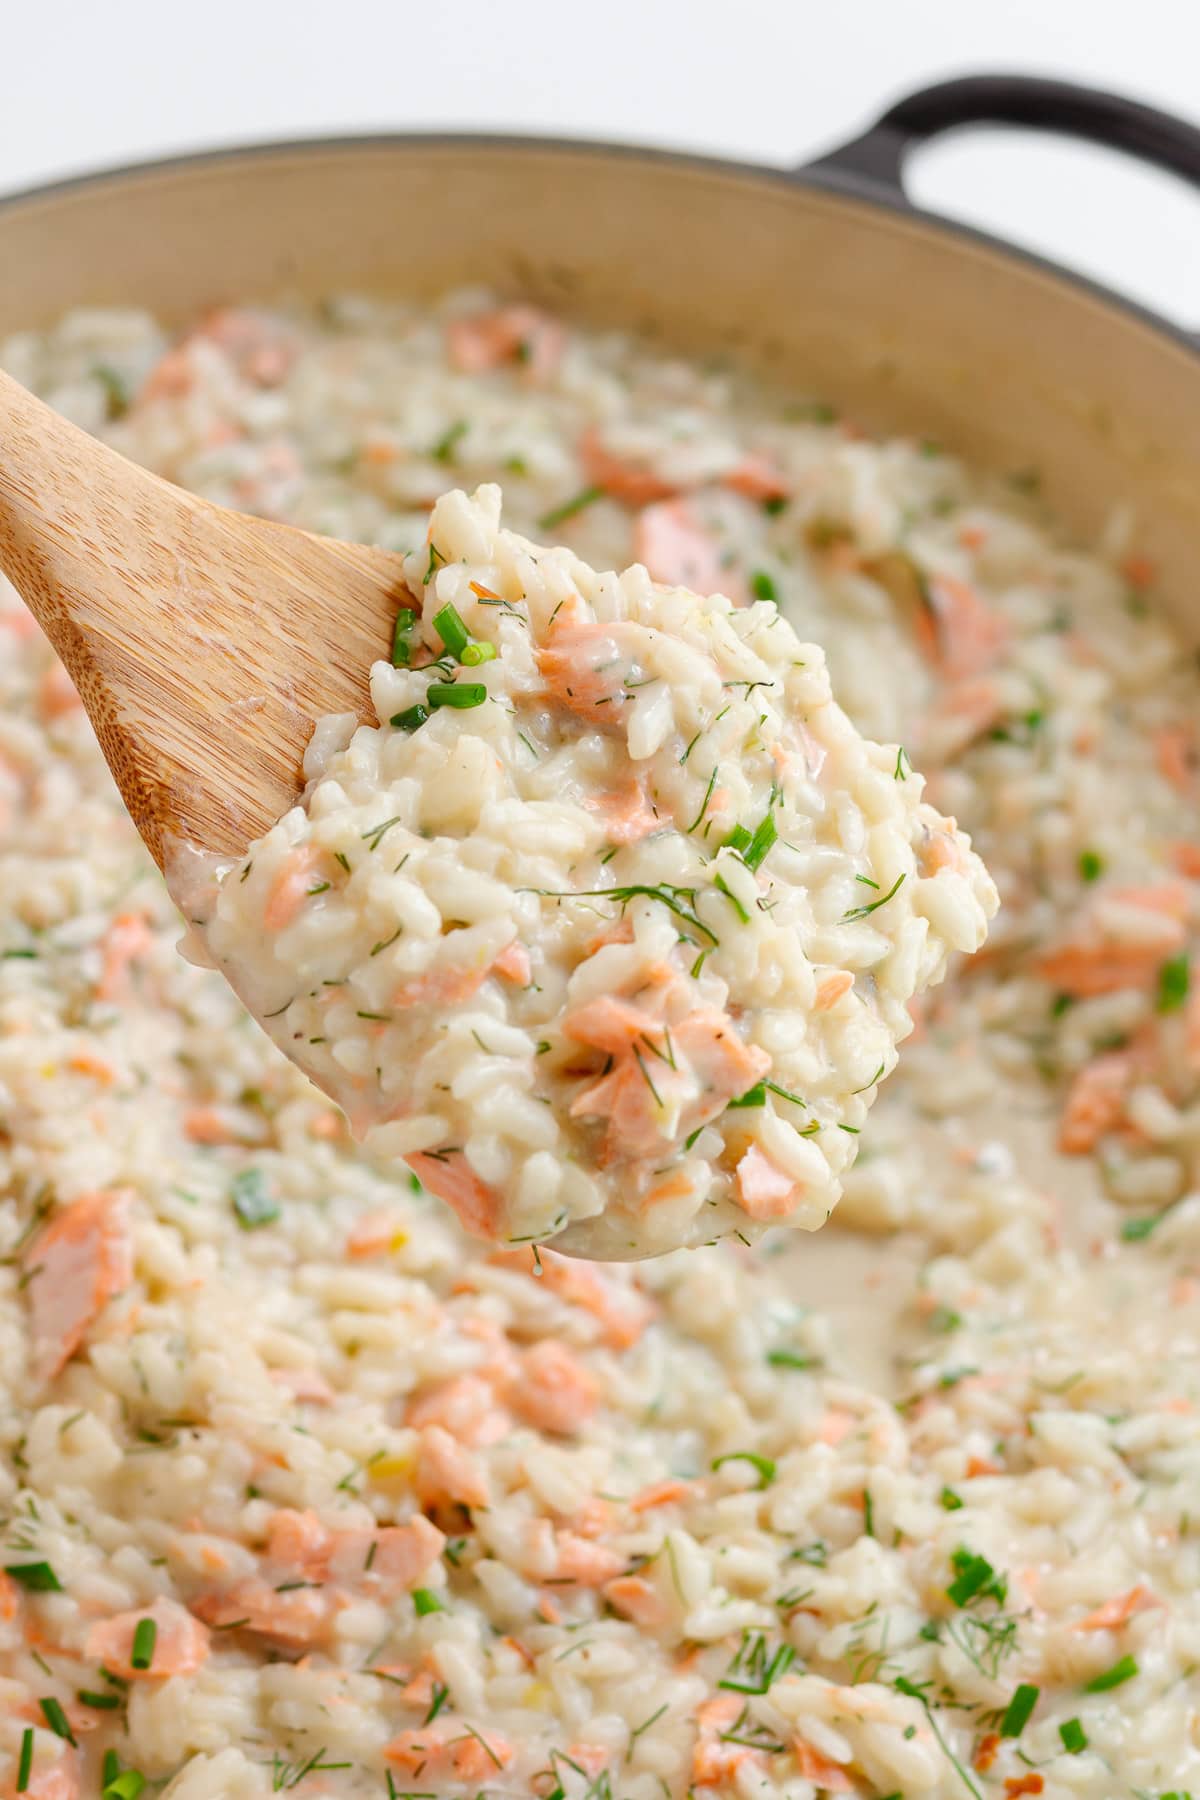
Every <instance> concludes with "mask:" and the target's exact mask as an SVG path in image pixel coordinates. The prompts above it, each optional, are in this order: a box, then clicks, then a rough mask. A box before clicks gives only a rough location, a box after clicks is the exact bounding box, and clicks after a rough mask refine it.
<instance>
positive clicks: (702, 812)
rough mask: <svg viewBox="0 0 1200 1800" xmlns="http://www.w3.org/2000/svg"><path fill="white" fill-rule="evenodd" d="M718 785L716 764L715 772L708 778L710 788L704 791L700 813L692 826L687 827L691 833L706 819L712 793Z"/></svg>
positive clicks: (714, 766)
mask: <svg viewBox="0 0 1200 1800" xmlns="http://www.w3.org/2000/svg"><path fill="white" fill-rule="evenodd" d="M716 785H717V766H716V764H715V763H714V765H713V772H712V774H711V775H710V776H709V778H708V786H707V787H706V788H705V790H704V798H703V800H702V801H701V802H700V811H699V812H698V813H697V814H696V816H695V818H694V819H693V820H692V822H691V824H690V825H689V826H688V827H687V829H688V830H689V831H695V829H696V827H697V825H699V823H700V821H701V819H702V818H703V817H704V815H705V813H706V812H707V811H708V803H709V801H710V800H711V799H712V791H713V789H714V788H715V787H716Z"/></svg>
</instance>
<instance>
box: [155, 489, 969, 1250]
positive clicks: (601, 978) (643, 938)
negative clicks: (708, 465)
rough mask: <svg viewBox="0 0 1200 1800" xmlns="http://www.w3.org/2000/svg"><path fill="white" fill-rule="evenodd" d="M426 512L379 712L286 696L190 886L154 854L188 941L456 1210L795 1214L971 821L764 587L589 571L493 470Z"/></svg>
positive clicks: (655, 1233)
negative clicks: (268, 766)
mask: <svg viewBox="0 0 1200 1800" xmlns="http://www.w3.org/2000/svg"><path fill="white" fill-rule="evenodd" d="M424 536H425V541H423V543H422V546H421V548H420V549H419V550H416V551H414V552H413V553H412V554H411V556H410V557H409V559H408V562H407V564H406V574H407V581H408V590H409V594H410V597H411V599H412V601H413V604H412V605H410V606H402V607H401V608H400V610H399V615H398V618H397V623H396V629H395V633H394V644H393V651H392V659H391V662H390V663H388V662H382V661H381V662H379V663H377V664H376V665H375V667H374V669H373V671H372V680H371V692H372V700H373V704H374V708H375V712H376V714H377V716H378V720H379V723H378V725H376V726H364V727H362V728H361V729H359V728H357V727H358V721H357V719H356V718H355V716H354V714H353V713H348V714H343V715H339V716H336V717H330V718H326V719H324V720H322V721H321V722H320V723H319V725H318V726H317V729H316V733H315V735H314V739H313V742H312V744H311V745H310V748H309V754H308V759H307V769H308V772H309V774H310V776H311V781H310V784H309V788H308V792H307V794H306V797H305V801H304V804H303V805H298V806H296V807H294V808H293V809H292V810H291V811H290V812H289V813H288V814H287V815H286V817H285V818H284V819H282V820H281V821H280V823H279V824H278V825H277V826H276V827H275V829H274V830H273V831H271V832H270V833H269V834H268V835H267V836H266V837H264V838H262V839H260V840H259V841H258V842H256V843H254V844H251V845H250V846H249V848H248V850H247V851H246V853H245V855H244V856H241V857H239V858H237V859H225V861H224V864H223V867H222V865H221V863H220V860H219V859H214V860H216V861H217V870H216V875H217V879H218V881H219V887H217V889H216V891H215V892H213V891H212V889H211V884H210V890H209V892H207V893H205V892H203V891H201V892H200V893H198V894H197V893H195V890H196V889H197V887H201V888H202V887H203V884H202V883H198V882H197V879H196V873H197V872H196V869H195V865H194V858H192V859H186V858H185V860H184V868H185V869H186V870H187V871H188V879H187V882H186V885H187V887H188V888H189V889H191V890H193V891H192V893H191V895H190V896H189V897H188V899H187V901H186V910H187V913H188V915H189V917H190V918H191V919H192V920H193V923H195V924H198V925H200V926H201V928H202V936H203V942H204V943H205V945H206V946H207V948H208V951H209V953H210V954H211V957H212V959H213V960H214V961H215V963H216V966H217V967H218V968H220V969H221V970H222V972H223V973H224V974H226V975H227V976H228V977H229V979H230V980H231V981H232V983H233V985H234V987H235V989H236V990H237V992H238V993H239V994H240V995H241V996H242V998H243V1000H245V1001H246V1002H247V1004H248V1005H249V1006H250V1009H251V1011H252V1012H253V1013H254V1014H255V1016H256V1017H257V1018H258V1019H259V1020H261V1021H263V1022H264V1023H265V1025H266V1028H267V1029H268V1030H269V1032H270V1033H271V1036H272V1037H273V1038H274V1039H275V1042H276V1043H277V1044H278V1045H279V1047H280V1049H282V1050H285V1051H287V1052H288V1053H289V1054H290V1055H291V1056H292V1057H293V1059H294V1060H295V1061H296V1062H298V1063H299V1064H300V1066H301V1067H302V1068H303V1069H305V1070H306V1072H307V1073H308V1074H309V1075H311V1076H312V1077H313V1079H314V1080H315V1081H317V1082H318V1083H319V1085H320V1086H321V1087H323V1088H324V1089H325V1091H326V1092H327V1093H329V1094H331V1095H332V1096H333V1097H334V1098H335V1099H336V1100H338V1101H340V1102H341V1104H342V1105H343V1106H344V1108H345V1110H346V1113H347V1116H348V1117H349V1119H350V1121H351V1124H352V1126H354V1127H356V1128H358V1129H360V1130H361V1129H362V1128H363V1127H364V1126H366V1127H367V1128H368V1143H369V1145H370V1146H371V1147H372V1148H373V1149H374V1151H375V1152H376V1153H377V1155H378V1156H380V1157H381V1158H387V1157H392V1158H394V1159H395V1160H396V1162H397V1164H398V1165H399V1172H400V1173H403V1164H404V1161H407V1164H408V1167H409V1168H410V1169H412V1170H413V1171H415V1172H416V1174H417V1175H419V1177H420V1179H421V1182H422V1185H423V1186H424V1187H425V1188H427V1189H428V1190H429V1191H430V1192H431V1193H433V1194H436V1195H437V1196H438V1197H439V1198H440V1199H443V1200H445V1201H447V1202H448V1203H449V1205H450V1206H452V1207H453V1209H454V1211H455V1213H456V1214H457V1216H458V1219H459V1221H460V1223H461V1224H462V1225H463V1226H464V1227H465V1228H466V1230H467V1231H469V1232H470V1233H471V1234H472V1235H473V1236H476V1237H480V1238H484V1239H487V1240H492V1241H499V1242H501V1243H507V1244H509V1245H512V1244H520V1243H530V1242H537V1241H543V1242H544V1241H545V1240H546V1239H551V1238H552V1239H554V1240H556V1241H557V1242H559V1243H563V1242H566V1243H569V1244H570V1246H571V1248H572V1249H573V1250H575V1251H577V1252H579V1251H582V1252H584V1253H586V1254H588V1255H593V1256H601V1257H614V1256H615V1257H625V1256H630V1255H639V1254H653V1253H655V1252H658V1251H662V1250H667V1249H671V1248H675V1247H678V1246H679V1245H682V1244H689V1243H705V1242H711V1241H713V1240H714V1239H716V1238H719V1237H721V1236H723V1235H725V1234H726V1233H728V1232H739V1233H740V1234H741V1235H742V1237H743V1238H744V1239H745V1238H747V1237H750V1236H752V1235H760V1234H761V1233H762V1231H763V1230H765V1229H766V1228H767V1227H768V1226H769V1225H771V1224H780V1223H784V1222H787V1223H789V1224H792V1225H797V1226H804V1227H807V1228H808V1229H810V1230H813V1229H815V1228H816V1227H817V1226H819V1225H823V1224H824V1222H825V1220H826V1219H827V1218H828V1217H829V1214H830V1212H831V1210H832V1208H833V1205H834V1203H835V1201H836V1200H837V1198H838V1196H839V1194H840V1191H841V1189H840V1182H839V1177H840V1175H841V1172H842V1171H843V1170H844V1169H845V1168H846V1166H847V1165H848V1164H849V1163H850V1162H851V1161H852V1160H853V1153H854V1144H855V1141H856V1139H857V1137H858V1134H859V1132H860V1131H861V1129H862V1126H863V1122H864V1120H865V1118H866V1113H867V1105H868V1100H869V1098H870V1097H871V1096H872V1095H873V1094H874V1092H875V1089H876V1085H877V1083H878V1082H879V1081H880V1080H881V1079H882V1077H883V1076H884V1075H885V1074H887V1073H888V1071H889V1070H890V1069H891V1067H892V1065H893V1063H894V1061H895V1046H896V1042H897V1040H898V1039H899V1038H901V1037H904V1036H906V1035H907V1034H908V1032H909V1031H911V1029H912V1019H911V1017H910V1015H909V1013H908V1011H907V1007H908V1004H909V1002H910V1001H912V999H913V998H914V996H915V995H916V994H918V993H920V992H922V991H923V990H924V989H925V988H926V987H927V986H928V985H929V984H930V983H931V982H933V981H936V980H940V979H941V977H942V975H943V974H944V973H945V967H946V959H947V954H948V952H949V951H950V950H952V949H953V950H967V951H970V950H977V949H978V948H979V945H980V943H981V942H982V939H983V935H984V931H985V926H986V918H987V915H988V914H989V913H992V912H994V911H995V908H996V891H995V888H994V887H993V886H992V883H991V881H990V880H989V879H988V877H987V875H986V873H985V871H984V869H983V866H982V864H981V863H980V861H979V859H978V857H976V856H975V855H974V854H973V853H972V852H971V850H970V847H969V842H968V840H966V839H965V838H964V837H962V835H961V834H959V833H958V832H957V831H956V830H955V825H954V821H953V820H952V819H945V818H943V817H942V816H941V815H940V814H939V813H938V812H937V811H935V809H934V808H933V807H932V806H928V805H923V804H922V803H921V801H920V792H921V787H922V780H921V777H920V776H919V775H917V774H916V773H915V771H914V770H913V769H912V768H911V766H910V765H909V763H908V762H907V760H906V759H905V758H904V757H902V756H901V754H900V749H899V746H897V745H895V744H892V745H888V746H886V747H885V746H882V745H877V744H871V743H868V742H867V741H865V740H864V739H863V738H862V737H860V736H859V734H858V733H857V732H856V731H855V729H854V727H853V726H852V725H851V723H850V721H849V719H848V718H847V717H846V715H845V713H844V712H842V710H841V708H840V707H838V706H836V705H835V704H834V703H833V700H832V698H831V695H830V691H829V681H828V677H827V675H826V671H825V660H824V657H823V656H822V654H821V651H820V650H819V649H818V648H817V647H816V645H814V644H802V643H800V642H799V640H798V639H797V637H796V634H795V632H794V631H793V630H792V628H791V627H790V625H788V624H787V622H786V621H785V620H784V619H783V618H782V617H781V615H780V613H779V609H778V607H777V605H776V603H775V601H774V600H773V599H772V600H765V599H764V600H756V601H755V602H754V603H753V604H752V605H748V606H746V607H744V608H741V609H738V608H735V607H734V606H733V605H732V604H731V603H730V602H729V601H728V600H725V599H723V598H721V597H720V596H718V597H716V598H701V597H700V596H699V595H696V594H693V593H690V592H688V591H687V590H686V589H685V588H682V587H677V586H670V585H666V584H663V583H654V582H652V581H651V580H650V577H649V575H648V574H647V572H646V570H645V569H644V568H641V567H635V568H633V569H630V570H628V571H627V572H626V573H625V574H624V575H620V576H618V575H597V574H596V573H595V572H594V571H593V570H592V569H590V568H588V567H587V565H586V564H585V563H583V562H581V561H580V559H579V558H578V557H577V556H574V555H572V554H571V552H570V551H568V550H565V549H560V550H547V549H542V548H539V547H538V546H536V545H533V544H530V543H529V542H528V541H527V540H526V539H524V538H520V537H517V536H516V534H515V533H513V532H510V531H505V530H502V529H501V528H500V492H499V489H497V488H495V487H484V488H481V489H480V490H479V492H478V494H477V495H476V497H475V499H474V500H473V501H469V500H468V499H467V497H466V495H465V494H463V493H461V492H459V491H453V492H451V493H449V494H447V495H445V496H444V497H443V498H442V499H440V500H439V501H438V503H437V505H436V506H435V507H434V510H433V516H432V518H431V520H430V523H429V528H428V530H427V532H426V533H425V534H424ZM418 608H420V610H418ZM744 821H745V822H744Z"/></svg>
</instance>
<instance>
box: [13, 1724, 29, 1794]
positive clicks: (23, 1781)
mask: <svg viewBox="0 0 1200 1800" xmlns="http://www.w3.org/2000/svg"><path fill="white" fill-rule="evenodd" d="M32 1769H33V1726H32V1725H27V1726H26V1727H25V1729H24V1731H23V1732H22V1733H21V1760H20V1761H19V1762H18V1764H17V1792H18V1794H23V1793H24V1792H25V1790H26V1788H27V1787H28V1786H29V1776H30V1772H31V1771H32Z"/></svg>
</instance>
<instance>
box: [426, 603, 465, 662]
mask: <svg viewBox="0 0 1200 1800" xmlns="http://www.w3.org/2000/svg"><path fill="white" fill-rule="evenodd" d="M433 628H434V630H435V631H436V632H437V634H438V636H439V637H440V638H441V640H442V642H443V644H445V646H446V648H447V650H448V651H449V652H450V654H451V656H452V657H454V659H455V661H456V662H461V661H462V653H463V651H464V650H465V649H466V647H467V645H468V644H469V643H470V641H471V634H470V632H469V631H468V630H467V628H466V625H465V624H464V623H463V617H462V614H461V613H460V612H459V610H458V608H457V607H456V606H451V605H449V604H447V605H445V606H443V608H442V610H441V611H440V612H436V613H434V615H433Z"/></svg>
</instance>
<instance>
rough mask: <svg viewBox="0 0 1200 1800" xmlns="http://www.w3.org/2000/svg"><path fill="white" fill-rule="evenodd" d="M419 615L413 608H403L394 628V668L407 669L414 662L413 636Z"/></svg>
mask: <svg viewBox="0 0 1200 1800" xmlns="http://www.w3.org/2000/svg"><path fill="white" fill-rule="evenodd" d="M416 622H417V615H416V613H415V612H414V611H413V609H412V607H411V606H402V607H401V608H400V611H399V612H398V613H397V614H396V622H395V624H394V625H393V626H392V667H393V669H406V668H407V667H408V665H409V663H410V662H411V661H412V641H411V634H412V630H413V627H414V625H415V624H416Z"/></svg>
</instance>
